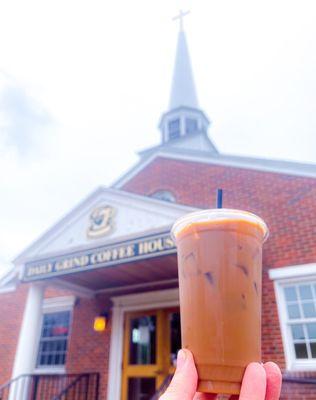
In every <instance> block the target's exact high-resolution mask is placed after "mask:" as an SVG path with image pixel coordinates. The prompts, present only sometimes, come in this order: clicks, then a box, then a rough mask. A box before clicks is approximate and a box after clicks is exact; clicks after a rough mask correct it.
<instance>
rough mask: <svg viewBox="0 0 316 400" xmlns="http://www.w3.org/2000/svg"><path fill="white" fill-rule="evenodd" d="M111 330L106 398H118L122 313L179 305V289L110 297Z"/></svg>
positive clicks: (122, 327)
mask: <svg viewBox="0 0 316 400" xmlns="http://www.w3.org/2000/svg"><path fill="white" fill-rule="evenodd" d="M111 300H112V302H113V304H114V307H113V308H112V331H111V346H110V360H109V380H108V393H107V398H108V399H111V400H120V398H121V381H122V360H123V337H124V313H125V312H127V311H135V310H148V309H159V308H167V307H175V306H179V290H178V289H168V290H159V291H155V292H147V293H139V294H130V295H124V296H117V297H112V298H111Z"/></svg>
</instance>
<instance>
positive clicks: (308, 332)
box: [269, 264, 316, 371]
mask: <svg viewBox="0 0 316 400" xmlns="http://www.w3.org/2000/svg"><path fill="white" fill-rule="evenodd" d="M269 276H270V279H273V280H274V281H275V282H274V287H275V294H276V300H277V305H278V312H279V319H280V325H281V333H282V338H283V345H284V353H285V358H286V366H287V369H288V370H301V371H304V370H316V264H307V265H298V266H292V267H285V268H276V269H271V270H270V271H269Z"/></svg>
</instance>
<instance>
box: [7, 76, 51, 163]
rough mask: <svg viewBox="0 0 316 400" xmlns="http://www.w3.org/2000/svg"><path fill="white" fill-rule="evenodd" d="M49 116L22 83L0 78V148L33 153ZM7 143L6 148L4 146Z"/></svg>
mask: <svg viewBox="0 0 316 400" xmlns="http://www.w3.org/2000/svg"><path fill="white" fill-rule="evenodd" d="M51 125H52V119H51V117H50V116H49V114H48V113H47V112H46V111H44V110H43V109H42V108H41V107H40V106H39V105H38V104H36V102H35V101H34V100H33V99H32V98H31V97H29V96H28V95H27V94H26V92H25V90H24V89H23V88H22V87H19V86H18V85H17V84H13V83H12V82H4V84H3V85H2V87H0V138H1V144H2V146H1V147H2V152H5V151H11V150H12V149H10V148H11V147H12V148H13V149H14V150H16V152H17V154H18V156H20V157H27V156H33V157H36V156H37V155H38V154H40V152H41V144H43V143H45V142H47V139H49V137H48V138H47V137H46V138H45V134H47V128H49V127H51ZM7 147H9V148H7Z"/></svg>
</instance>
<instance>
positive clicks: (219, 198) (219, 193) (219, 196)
mask: <svg viewBox="0 0 316 400" xmlns="http://www.w3.org/2000/svg"><path fill="white" fill-rule="evenodd" d="M216 206H217V208H223V189H217V199H216Z"/></svg>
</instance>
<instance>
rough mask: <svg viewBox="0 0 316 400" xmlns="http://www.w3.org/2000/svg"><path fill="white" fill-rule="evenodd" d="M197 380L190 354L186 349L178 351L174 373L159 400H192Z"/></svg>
mask: <svg viewBox="0 0 316 400" xmlns="http://www.w3.org/2000/svg"><path fill="white" fill-rule="evenodd" d="M197 379H198V378H197V372H196V368H195V365H194V360H193V356H192V353H191V352H190V351H189V350H186V349H182V350H180V351H179V353H178V357H177V369H176V372H175V374H174V376H173V378H172V381H171V382H170V385H169V387H168V389H167V390H166V391H165V393H164V394H163V395H162V396H161V397H160V400H192V399H193V397H194V395H195V393H196V386H197Z"/></svg>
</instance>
